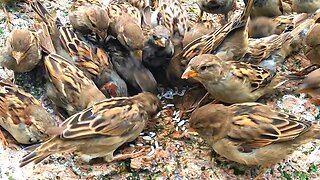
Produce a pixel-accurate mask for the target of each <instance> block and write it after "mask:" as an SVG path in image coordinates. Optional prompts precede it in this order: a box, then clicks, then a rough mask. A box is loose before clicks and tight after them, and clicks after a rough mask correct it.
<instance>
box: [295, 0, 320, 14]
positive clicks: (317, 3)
mask: <svg viewBox="0 0 320 180" xmlns="http://www.w3.org/2000/svg"><path fill="white" fill-rule="evenodd" d="M319 8H320V0H292V9H293V11H294V12H297V13H303V12H304V13H314V12H316V11H317V10H318V9H319Z"/></svg>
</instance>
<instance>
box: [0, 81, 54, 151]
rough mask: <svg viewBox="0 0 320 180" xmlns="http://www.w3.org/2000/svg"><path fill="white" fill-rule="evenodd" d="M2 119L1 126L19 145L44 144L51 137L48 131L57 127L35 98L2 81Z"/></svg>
mask: <svg viewBox="0 0 320 180" xmlns="http://www.w3.org/2000/svg"><path fill="white" fill-rule="evenodd" d="M0 117H1V118H0V126H1V127H2V128H4V129H5V130H6V131H8V132H9V133H10V134H11V135H12V136H13V138H14V139H15V140H16V141H17V142H18V143H19V144H26V145H27V144H35V143H39V142H42V141H44V140H46V139H48V138H49V137H50V135H49V134H48V133H47V132H46V131H47V129H48V128H51V127H56V122H55V121H54V119H52V117H51V115H50V114H49V113H48V112H47V111H46V110H45V109H44V107H43V106H42V105H41V103H40V102H39V101H38V100H37V99H36V98H35V97H33V96H32V95H31V94H29V93H27V92H25V91H24V90H22V89H20V88H19V87H18V86H17V85H15V84H14V83H13V82H10V81H6V80H0ZM0 133H1V132H0ZM3 140H4V141H6V140H5V139H3ZM4 144H6V145H8V143H4Z"/></svg>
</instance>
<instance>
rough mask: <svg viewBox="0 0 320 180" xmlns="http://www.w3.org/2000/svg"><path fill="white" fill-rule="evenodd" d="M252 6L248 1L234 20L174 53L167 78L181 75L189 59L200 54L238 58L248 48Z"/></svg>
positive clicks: (230, 58) (225, 58) (251, 2)
mask: <svg viewBox="0 0 320 180" xmlns="http://www.w3.org/2000/svg"><path fill="white" fill-rule="evenodd" d="M252 6H253V0H250V1H248V4H247V6H246V8H245V9H244V11H243V12H242V14H241V15H240V16H239V17H238V18H236V19H235V20H234V21H230V22H228V23H227V24H225V25H224V26H222V27H221V28H220V29H218V30H216V31H213V32H211V33H209V34H206V35H203V36H201V37H199V38H197V39H195V40H194V41H192V42H191V43H189V44H188V45H187V46H186V47H184V48H183V50H182V51H181V52H179V53H178V54H176V55H174V57H173V58H172V60H171V62H170V65H169V69H168V71H169V72H168V74H169V75H168V76H169V78H170V77H171V78H172V77H181V74H182V72H183V71H184V70H185V68H186V66H187V65H188V63H189V61H190V60H191V59H192V58H193V57H195V56H197V55H200V54H207V53H213V54H216V55H217V56H219V57H220V58H221V59H223V60H232V59H234V60H237V59H240V58H241V57H242V56H243V55H244V54H245V53H246V51H247V48H248V33H247V22H248V18H249V15H250V12H251V8H252Z"/></svg>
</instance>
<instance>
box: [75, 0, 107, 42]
mask: <svg viewBox="0 0 320 180" xmlns="http://www.w3.org/2000/svg"><path fill="white" fill-rule="evenodd" d="M94 3H95V4H93V3H92V2H91V1H90V2H88V1H83V0H77V1H75V2H74V3H73V4H72V6H71V8H70V9H69V19H70V24H71V25H72V27H73V28H74V29H75V30H76V31H78V32H80V33H82V34H84V35H86V34H90V33H92V32H94V33H96V35H97V36H98V37H99V39H100V40H102V41H104V40H105V38H106V37H107V32H108V27H109V15H108V12H107V11H106V10H105V9H103V8H102V7H101V6H102V5H101V4H100V3H99V2H97V1H94Z"/></svg>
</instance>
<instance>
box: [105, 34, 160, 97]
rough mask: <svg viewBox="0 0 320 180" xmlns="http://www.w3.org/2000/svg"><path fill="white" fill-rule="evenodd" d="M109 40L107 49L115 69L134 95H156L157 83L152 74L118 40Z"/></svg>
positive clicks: (109, 38) (111, 38)
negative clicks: (147, 93) (145, 93)
mask: <svg viewBox="0 0 320 180" xmlns="http://www.w3.org/2000/svg"><path fill="white" fill-rule="evenodd" d="M107 39H108V40H107V41H106V43H105V46H106V47H105V48H106V50H107V52H109V56H110V58H111V62H112V64H113V66H114V69H115V70H116V71H117V73H118V74H119V75H120V77H121V78H123V80H124V81H125V82H126V83H127V85H128V90H129V89H130V90H133V91H134V92H133V93H136V92H143V91H148V92H152V93H156V91H157V81H156V80H155V78H154V76H153V75H152V73H151V72H150V71H149V70H148V69H147V68H146V67H145V66H144V65H143V64H142V62H141V61H140V60H138V59H136V56H134V55H133V54H132V52H131V51H129V50H128V49H127V48H125V47H124V46H123V45H122V43H120V42H119V41H118V40H117V39H116V38H114V37H112V36H109V37H108V38H107ZM130 87H133V88H130ZM129 94H130V93H129Z"/></svg>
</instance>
